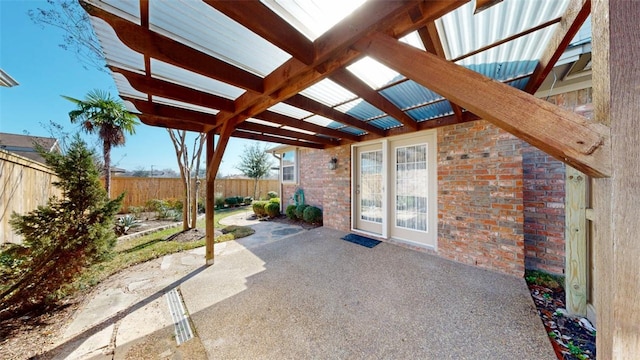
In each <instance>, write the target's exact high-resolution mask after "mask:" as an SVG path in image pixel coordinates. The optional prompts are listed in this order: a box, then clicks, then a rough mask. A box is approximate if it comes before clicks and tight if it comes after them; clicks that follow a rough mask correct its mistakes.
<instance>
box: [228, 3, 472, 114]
mask: <svg viewBox="0 0 640 360" xmlns="http://www.w3.org/2000/svg"><path fill="white" fill-rule="evenodd" d="M468 1H469V0H458V1H426V2H419V3H416V2H395V1H389V2H386V1H370V2H367V3H366V4H364V5H363V6H362V7H361V8H360V9H358V19H359V21H363V23H362V24H358V23H353V22H351V23H350V22H349V21H351V18H350V17H347V18H346V19H345V20H344V21H343V25H340V24H339V26H338V25H337V27H334V29H335V31H336V33H333V32H332V31H333V30H332V31H330V32H329V33H327V34H325V35H324V36H323V37H321V38H319V39H318V40H316V42H315V43H314V45H315V48H316V58H315V61H314V63H313V64H311V65H309V66H307V65H305V64H304V63H302V62H300V61H299V60H297V59H295V58H293V59H291V60H289V61H287V62H286V63H284V64H283V65H282V66H280V67H279V68H278V69H276V70H274V71H273V72H272V73H271V74H269V75H267V77H265V79H264V92H263V93H262V94H255V93H250V92H247V93H245V94H243V95H241V96H240V97H239V98H238V99H236V110H235V111H234V112H232V113H229V114H224V116H221V117H220V123H223V122H226V121H228V120H230V119H232V118H236V117H237V118H238V119H236V120H234V122H235V123H239V122H241V121H244V119H247V118H249V117H254V116H255V115H256V114H259V113H261V112H263V111H265V110H266V109H268V108H269V107H271V106H273V105H275V104H277V103H279V102H281V101H283V100H285V99H288V98H289V97H291V96H293V95H295V94H297V93H299V92H300V91H302V90H304V89H306V88H307V87H309V86H310V85H312V84H314V83H316V82H318V81H320V80H322V79H324V78H326V77H327V76H329V75H331V72H332V71H333V70H335V69H337V68H339V67H341V66H343V65H346V64H348V63H350V62H352V61H354V60H355V59H357V58H358V57H359V56H361V54H360V53H359V52H358V51H354V50H352V49H351V48H350V46H351V45H352V44H353V43H354V42H355V41H358V38H357V37H353V36H347V37H346V38H344V39H341V38H340V37H338V36H337V34H338V32H339V33H340V34H342V33H344V32H345V31H348V29H349V28H350V27H351V28H353V29H358V26H362V27H369V26H370V24H376V25H375V26H373V28H372V30H371V31H373V30H374V29H375V30H378V31H383V32H388V33H390V34H393V35H394V36H397V37H401V36H404V35H405V34H407V33H409V32H411V31H413V30H415V29H418V28H420V27H421V26H423V25H424V23H426V22H427V21H430V20H434V19H437V18H438V17H440V16H443V15H445V14H446V13H448V12H450V11H452V10H454V9H456V8H458V7H459V6H461V5H462V4H464V3H466V2H468ZM376 3H389V4H387V5H385V7H386V6H395V7H396V8H395V10H392V8H389V7H386V10H385V11H384V12H383V13H381V12H380V9H379V6H380V5H378V4H376ZM412 8H417V9H418V11H419V13H420V15H421V16H420V17H419V18H415V17H410V16H409V15H408V11H409V10H411V9H412ZM390 13H392V14H395V15H394V16H387V17H385V16H383V14H390ZM367 24H369V25H367ZM356 25H357V26H356ZM363 35H364V34H363ZM342 36H344V35H342ZM317 69H322V70H323V71H322V72H320V71H318V70H317Z"/></svg>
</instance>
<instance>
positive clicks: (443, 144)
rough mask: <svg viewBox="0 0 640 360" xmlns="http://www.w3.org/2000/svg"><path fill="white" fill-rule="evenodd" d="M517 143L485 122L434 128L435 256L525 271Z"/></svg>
mask: <svg viewBox="0 0 640 360" xmlns="http://www.w3.org/2000/svg"><path fill="white" fill-rule="evenodd" d="M521 143H522V142H521V141H520V140H518V139H517V138H516V137H514V136H512V135H510V134H508V133H506V132H504V131H502V130H500V129H499V128H497V127H496V126H493V125H491V124H489V123H488V122H486V121H475V122H471V123H465V124H458V125H452V126H447V127H443V128H439V129H438V254H439V255H440V256H443V257H445V258H449V259H452V260H455V261H459V262H462V263H465V264H470V265H476V266H479V267H482V268H487V269H491V270H496V271H500V272H504V273H508V274H512V275H516V276H522V275H523V272H524V235H523V222H524V217H523V179H522V155H521Z"/></svg>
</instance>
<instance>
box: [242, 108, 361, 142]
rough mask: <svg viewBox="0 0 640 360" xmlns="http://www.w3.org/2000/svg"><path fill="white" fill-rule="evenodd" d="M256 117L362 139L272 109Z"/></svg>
mask: <svg viewBox="0 0 640 360" xmlns="http://www.w3.org/2000/svg"><path fill="white" fill-rule="evenodd" d="M254 118H256V119H260V120H264V121H269V122H272V123H275V124H280V125H283V126H290V127H294V128H296V129H301V130H307V131H311V132H314V133H317V134H322V135H326V136H330V137H333V138H336V139H342V140H346V141H349V142H356V141H359V140H360V137H359V136H356V135H353V134H349V133H346V132H344V131H340V130H335V129H330V128H328V127H324V126H320V125H316V124H313V123H310V122H307V121H303V120H298V119H295V118H292V117H289V116H286V115H282V114H278V113H275V112H272V111H268V110H267V111H263V112H261V113H260V114H257V115H255V116H254Z"/></svg>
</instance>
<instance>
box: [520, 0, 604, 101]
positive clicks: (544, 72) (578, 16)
mask: <svg viewBox="0 0 640 360" xmlns="http://www.w3.org/2000/svg"><path fill="white" fill-rule="evenodd" d="M590 13H591V0H571V2H570V3H569V5H568V6H567V10H566V11H565V13H564V15H563V16H562V21H560V25H559V26H558V28H557V29H556V32H555V33H554V34H553V36H552V38H551V39H550V40H549V44H548V45H547V48H546V50H545V51H544V53H543V54H542V58H541V59H540V62H539V63H538V65H537V66H536V69H535V71H534V72H533V75H531V78H530V79H529V82H528V83H527V86H526V87H525V89H524V91H526V92H528V93H529V94H533V93H535V92H536V91H538V89H539V88H540V86H541V85H542V83H543V82H544V79H546V78H547V76H548V75H549V73H550V72H551V70H553V67H554V66H555V65H556V62H558V59H560V56H562V53H564V51H565V49H566V48H567V46H569V44H570V43H571V40H572V39H573V38H574V37H575V36H576V34H577V33H578V31H579V30H580V27H581V26H582V24H584V22H585V20H587V18H588V17H589V14H590Z"/></svg>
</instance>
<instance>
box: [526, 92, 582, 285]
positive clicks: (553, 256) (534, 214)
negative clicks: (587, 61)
mask: <svg viewBox="0 0 640 360" xmlns="http://www.w3.org/2000/svg"><path fill="white" fill-rule="evenodd" d="M546 100H547V101H549V102H550V103H552V104H556V105H558V106H561V107H563V108H565V109H568V110H571V111H573V112H575V113H577V114H580V115H582V116H584V117H586V118H589V119H591V118H593V105H592V100H591V88H586V89H582V90H577V91H570V92H566V93H563V94H558V95H553V96H549V97H548V98H547V99H546ZM522 162H523V164H522V166H523V171H524V239H525V267H526V268H527V269H532V270H542V271H545V272H549V273H553V274H563V273H564V267H565V241H564V238H565V234H564V231H565V217H564V214H565V165H564V164H563V163H562V162H561V161H559V160H556V159H554V158H553V157H551V156H549V155H548V154H546V153H544V152H543V151H541V150H539V149H537V148H535V147H533V146H531V145H529V144H527V143H526V142H522Z"/></svg>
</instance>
